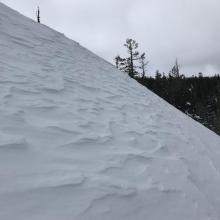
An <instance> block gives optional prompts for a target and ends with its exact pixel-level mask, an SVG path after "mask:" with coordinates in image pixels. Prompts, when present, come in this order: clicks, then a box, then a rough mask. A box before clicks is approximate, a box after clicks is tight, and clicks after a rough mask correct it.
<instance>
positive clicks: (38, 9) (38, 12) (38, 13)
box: [36, 7, 40, 23]
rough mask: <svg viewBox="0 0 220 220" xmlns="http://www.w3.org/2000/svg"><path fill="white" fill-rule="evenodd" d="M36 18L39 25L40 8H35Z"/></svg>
mask: <svg viewBox="0 0 220 220" xmlns="http://www.w3.org/2000/svg"><path fill="white" fill-rule="evenodd" d="M36 16H37V22H38V23H40V8H39V7H37V12H36Z"/></svg>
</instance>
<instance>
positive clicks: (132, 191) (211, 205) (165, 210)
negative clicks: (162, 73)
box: [0, 3, 220, 220]
mask: <svg viewBox="0 0 220 220" xmlns="http://www.w3.org/2000/svg"><path fill="white" fill-rule="evenodd" d="M73 28H74V27H73ZM88 38H89V36H88ZM0 219H1V220H13V219H16V220H61V219H62V220H124V219H126V220H146V219H149V220H160V219H161V220H219V219H220V138H219V137H218V136H217V135H215V134H214V133H212V132H211V131H209V130H207V129H206V128H205V127H203V126H202V125H200V124H198V123H196V122H194V121H193V120H192V119H190V118H189V117H187V116H185V115H184V114H182V113H181V112H179V111H178V110H176V109H175V108H173V107H172V106H170V105H169V104H167V103H166V102H165V101H163V100H162V99H160V98H159V97H157V96H156V95H154V94H153V93H151V92H150V91H148V90H147V89H146V88H144V87H142V86H140V85H139V84H138V83H137V82H135V81H134V80H132V79H130V78H129V77H128V76H126V75H125V74H123V73H121V72H119V71H117V70H116V69H115V68H114V67H113V66H112V65H111V64H109V63H108V62H106V61H104V60H103V59H101V58H99V57H98V56H96V55H94V54H93V53H91V52H90V51H88V50H86V49H85V48H83V47H81V46H80V45H79V44H78V43H76V42H74V41H72V40H70V39H67V38H66V37H65V36H64V35H62V34H60V33H58V32H56V31H53V30H52V29H50V28H48V27H46V26H44V25H42V24H37V23H35V22H34V21H32V20H30V19H28V18H26V17H24V16H22V15H20V14H19V13H17V12H15V11H13V10H12V9H9V8H8V7H6V6H4V5H3V4H1V3H0Z"/></svg>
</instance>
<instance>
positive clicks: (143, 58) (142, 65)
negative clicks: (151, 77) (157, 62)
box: [139, 53, 149, 78]
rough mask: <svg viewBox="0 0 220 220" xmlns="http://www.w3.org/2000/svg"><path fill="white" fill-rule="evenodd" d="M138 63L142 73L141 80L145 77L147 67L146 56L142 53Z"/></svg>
mask: <svg viewBox="0 0 220 220" xmlns="http://www.w3.org/2000/svg"><path fill="white" fill-rule="evenodd" d="M139 62H140V67H139V68H140V69H141V71H142V78H144V77H145V75H146V66H147V65H148V63H149V61H146V54H145V53H142V54H141V56H140V58H139Z"/></svg>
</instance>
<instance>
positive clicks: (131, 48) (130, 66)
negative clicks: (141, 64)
mask: <svg viewBox="0 0 220 220" xmlns="http://www.w3.org/2000/svg"><path fill="white" fill-rule="evenodd" d="M124 46H125V47H126V48H127V50H128V53H129V57H128V58H127V59H126V64H127V65H126V69H125V71H126V72H127V73H128V75H129V76H130V77H132V78H133V77H134V76H135V75H136V74H137V73H138V72H137V66H136V65H135V61H136V60H139V52H138V51H137V48H138V43H137V42H136V41H135V40H133V39H127V40H126V43H125V44H124Z"/></svg>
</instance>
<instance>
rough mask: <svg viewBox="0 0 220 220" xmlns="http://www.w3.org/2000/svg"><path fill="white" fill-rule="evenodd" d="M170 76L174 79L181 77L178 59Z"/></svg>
mask: <svg viewBox="0 0 220 220" xmlns="http://www.w3.org/2000/svg"><path fill="white" fill-rule="evenodd" d="M169 75H170V76H172V77H174V78H179V77H180V69H179V64H178V60H177V59H176V61H175V65H174V66H173V68H172V69H171V71H170V73H169Z"/></svg>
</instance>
